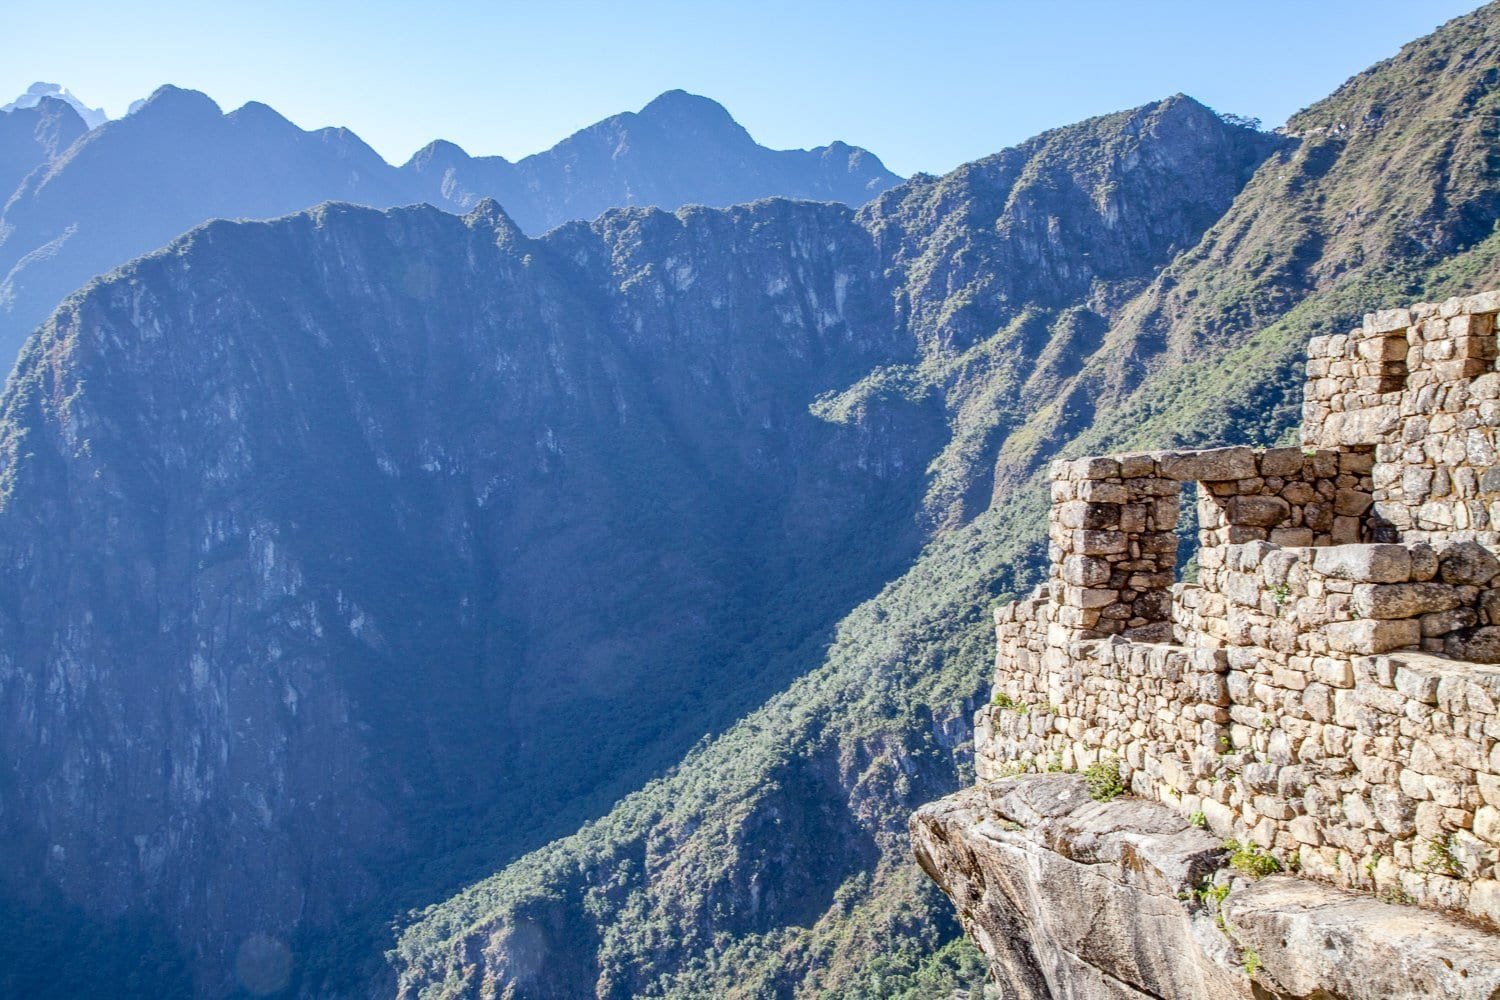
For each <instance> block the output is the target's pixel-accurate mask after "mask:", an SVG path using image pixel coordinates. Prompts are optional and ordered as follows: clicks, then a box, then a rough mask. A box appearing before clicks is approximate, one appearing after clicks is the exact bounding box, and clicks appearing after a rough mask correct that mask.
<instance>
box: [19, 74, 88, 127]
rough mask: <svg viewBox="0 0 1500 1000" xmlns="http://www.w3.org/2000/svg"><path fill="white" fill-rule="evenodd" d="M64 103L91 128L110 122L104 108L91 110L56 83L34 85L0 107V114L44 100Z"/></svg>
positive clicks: (32, 105)
mask: <svg viewBox="0 0 1500 1000" xmlns="http://www.w3.org/2000/svg"><path fill="white" fill-rule="evenodd" d="M49 99H50V100H57V101H62V102H63V103H65V104H67V105H68V106H69V107H71V108H72V109H73V110H74V111H75V112H77V113H78V117H79V118H80V119H82V121H83V123H84V124H85V125H87V126H88V127H89V128H98V127H99V126H100V125H103V124H104V123H105V122H106V121H108V120H109V116H108V115H107V114H105V113H104V109H103V108H91V107H89V106H88V105H87V104H85V103H83V101H81V100H79V99H78V98H77V97H75V96H74V95H73V92H72V91H71V90H69V89H68V88H66V87H64V86H62V85H61V84H56V83H40V82H38V83H33V84H32V85H31V86H29V87H27V88H26V92H25V93H24V94H22V95H20V96H19V97H17V98H16V99H15V100H14V101H11V102H10V103H9V104H6V105H4V106H0V113H3V112H6V111H15V110H16V109H18V108H32V107H36V105H37V104H38V103H39V102H40V101H44V100H49Z"/></svg>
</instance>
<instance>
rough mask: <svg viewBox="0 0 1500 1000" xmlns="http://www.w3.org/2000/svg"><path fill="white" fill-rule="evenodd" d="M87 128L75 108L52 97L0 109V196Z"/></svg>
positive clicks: (50, 159) (61, 151)
mask: <svg viewBox="0 0 1500 1000" xmlns="http://www.w3.org/2000/svg"><path fill="white" fill-rule="evenodd" d="M87 131H88V126H87V125H85V124H84V121H83V119H82V118H80V117H78V112H76V111H74V110H73V108H72V107H70V106H69V105H67V104H65V103H64V102H62V101H59V100H57V99H56V98H53V97H44V98H42V99H41V100H40V101H37V102H36V103H34V104H30V105H28V106H26V107H24V108H11V109H9V110H5V111H0V191H3V192H5V195H3V196H0V197H9V193H10V192H11V191H14V190H15V189H16V188H17V187H19V186H20V184H21V182H22V181H23V180H25V179H26V175H27V174H29V173H31V172H32V171H33V170H35V169H36V168H37V167H40V166H43V165H45V164H50V163H52V162H53V161H54V160H56V159H57V158H58V157H59V156H60V155H62V153H63V151H64V150H66V149H67V148H68V147H69V146H71V145H73V142H74V140H76V139H77V138H78V137H79V136H81V135H83V134H84V133H85V132H87ZM0 239H3V237H0Z"/></svg>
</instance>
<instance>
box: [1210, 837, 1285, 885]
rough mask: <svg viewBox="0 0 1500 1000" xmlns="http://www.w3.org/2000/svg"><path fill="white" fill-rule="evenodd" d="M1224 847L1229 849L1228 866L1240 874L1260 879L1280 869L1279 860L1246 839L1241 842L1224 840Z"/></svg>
mask: <svg viewBox="0 0 1500 1000" xmlns="http://www.w3.org/2000/svg"><path fill="white" fill-rule="evenodd" d="M1224 847H1225V849H1226V850H1228V851H1229V867H1231V868H1233V869H1234V870H1235V871H1237V872H1239V873H1240V874H1241V875H1248V876H1250V877H1251V878H1253V879H1262V878H1265V877H1266V876H1267V875H1274V874H1276V873H1277V872H1279V871H1281V862H1280V861H1277V860H1276V858H1275V857H1274V856H1273V855H1271V854H1268V853H1267V852H1265V851H1264V850H1262V849H1261V848H1260V847H1259V846H1258V845H1256V844H1252V843H1249V842H1248V841H1247V842H1245V843H1243V844H1242V843H1240V842H1239V841H1238V840H1226V841H1224Z"/></svg>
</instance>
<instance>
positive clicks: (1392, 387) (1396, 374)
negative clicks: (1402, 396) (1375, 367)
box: [1375, 333, 1409, 392]
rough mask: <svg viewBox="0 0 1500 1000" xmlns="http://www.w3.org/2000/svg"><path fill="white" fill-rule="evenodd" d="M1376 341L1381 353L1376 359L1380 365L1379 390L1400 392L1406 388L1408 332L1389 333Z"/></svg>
mask: <svg viewBox="0 0 1500 1000" xmlns="http://www.w3.org/2000/svg"><path fill="white" fill-rule="evenodd" d="M1375 343H1376V344H1377V345H1378V347H1377V351H1378V352H1379V354H1380V357H1378V358H1376V359H1375V360H1376V362H1377V363H1378V364H1379V365H1380V374H1379V386H1378V389H1379V391H1380V392H1400V391H1401V390H1403V389H1405V388H1406V376H1407V367H1406V354H1407V351H1408V350H1409V345H1408V344H1407V341H1406V334H1404V333H1397V334H1389V335H1387V336H1385V337H1382V338H1380V339H1379V340H1377V341H1376V342H1375Z"/></svg>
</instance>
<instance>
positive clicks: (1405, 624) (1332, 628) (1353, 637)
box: [1325, 619, 1422, 656]
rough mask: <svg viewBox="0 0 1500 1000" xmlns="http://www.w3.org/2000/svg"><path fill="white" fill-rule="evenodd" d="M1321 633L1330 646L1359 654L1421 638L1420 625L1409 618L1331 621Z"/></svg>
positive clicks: (1403, 645)
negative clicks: (1323, 632) (1326, 637)
mask: <svg viewBox="0 0 1500 1000" xmlns="http://www.w3.org/2000/svg"><path fill="white" fill-rule="evenodd" d="M1325 632H1326V633H1327V636H1328V644H1329V645H1330V646H1332V647H1333V648H1334V649H1336V650H1338V651H1340V652H1343V653H1354V654H1357V655H1362V656H1369V655H1374V654H1376V653H1386V652H1389V651H1391V650H1393V649H1404V648H1407V647H1409V646H1415V645H1417V644H1418V643H1419V642H1421V641H1422V629H1421V626H1420V625H1418V623H1417V622H1415V621H1412V620H1411V619H1397V620H1394V621H1376V620H1369V619H1365V620H1360V621H1352V622H1334V623H1333V624H1331V625H1329V626H1327V628H1326V629H1325Z"/></svg>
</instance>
